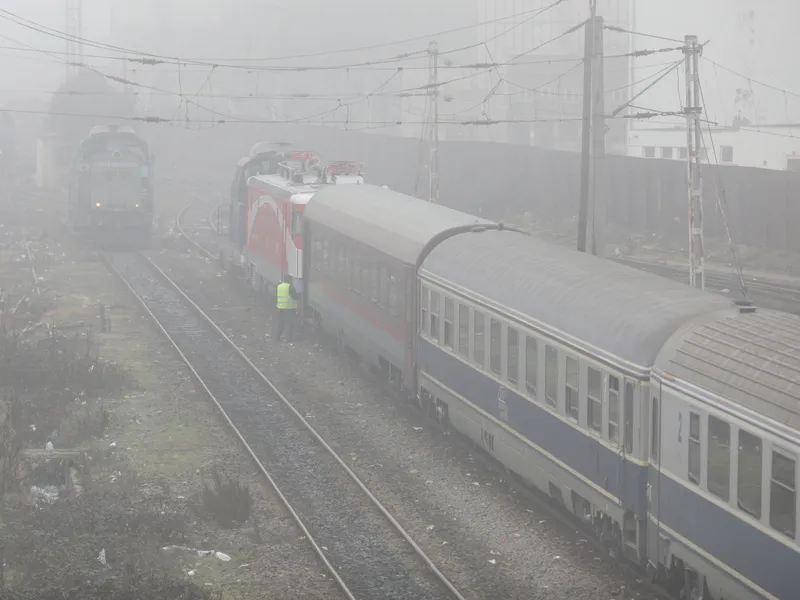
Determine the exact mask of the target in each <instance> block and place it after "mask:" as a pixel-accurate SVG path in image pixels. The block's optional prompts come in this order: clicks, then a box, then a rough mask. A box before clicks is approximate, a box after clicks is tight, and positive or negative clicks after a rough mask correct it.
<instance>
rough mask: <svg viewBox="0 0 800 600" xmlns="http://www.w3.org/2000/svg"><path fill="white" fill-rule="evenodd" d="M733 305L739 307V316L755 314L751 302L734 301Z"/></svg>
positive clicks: (754, 308)
mask: <svg viewBox="0 0 800 600" xmlns="http://www.w3.org/2000/svg"><path fill="white" fill-rule="evenodd" d="M733 303H734V304H735V305H736V306H738V307H739V314H741V315H746V314H749V313H754V312H756V307H755V306H754V305H753V301H752V300H734V301H733Z"/></svg>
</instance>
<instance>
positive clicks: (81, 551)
mask: <svg viewBox="0 0 800 600" xmlns="http://www.w3.org/2000/svg"><path fill="white" fill-rule="evenodd" d="M7 516H8V517H12V518H8V519H7V520H6V519H4V520H6V525H5V527H3V528H0V548H2V552H3V557H2V558H3V562H5V566H6V569H7V571H9V572H13V573H14V585H13V587H14V588H15V589H16V588H17V587H21V588H22V589H39V587H40V586H42V585H44V583H43V582H45V583H48V584H50V585H52V586H54V587H53V589H54V590H59V591H61V592H62V593H66V591H67V590H70V589H71V587H70V586H75V587H77V588H78V589H81V586H82V585H83V583H81V582H84V581H91V582H93V585H98V586H101V584H103V582H104V581H105V578H106V577H108V576H109V575H110V574H113V576H114V577H115V578H116V577H117V576H119V575H120V570H121V569H123V568H125V565H130V564H135V565H136V568H137V571H138V572H139V573H140V574H147V573H163V572H168V565H167V564H166V563H167V562H168V558H167V557H166V556H165V555H164V554H163V552H161V550H160V549H161V548H162V547H163V546H165V545H170V544H173V543H183V542H185V541H186V539H187V537H188V529H187V527H188V524H187V520H186V519H185V516H184V514H183V511H181V510H179V509H175V508H172V507H170V505H169V504H168V503H167V502H166V501H165V500H159V501H156V502H151V501H145V500H136V499H134V498H132V497H131V496H129V495H125V494H120V493H118V492H115V491H108V490H106V491H103V490H96V491H87V492H85V493H84V494H83V495H81V496H80V497H77V498H70V499H64V500H59V501H57V502H55V503H54V504H50V505H47V504H44V505H40V506H38V507H24V508H22V509H19V510H16V511H13V512H11V511H9V513H8V514H7ZM101 550H104V552H105V557H106V562H107V564H105V565H104V564H102V563H101V561H99V560H98V558H97V557H98V554H99V553H100V551H101ZM154 585H155V584H154ZM43 589H46V588H43ZM87 589H89V590H91V589H93V588H91V587H90V588H87ZM98 589H102V586H101V588H98ZM123 589H124V588H123ZM11 597H13V596H11ZM21 597H22V598H25V597H26V596H21ZM30 597H31V598H33V597H34V596H30ZM36 597H37V598H38V597H39V596H36ZM41 597H49V596H47V595H43V596H41ZM53 597H71V596H69V595H66V596H53ZM75 597H76V598H77V597H80V596H75ZM85 597H87V598H91V597H93V596H85ZM97 597H98V598H100V597H101V596H97ZM108 597H117V596H108ZM119 597H123V598H124V597H131V598H137V599H138V598H149V597H150V596H147V595H143V596H138V595H137V596H124V595H123V596H119ZM164 597H165V598H166V597H167V596H164ZM169 597H175V598H183V597H184V596H169ZM187 597H191V596H187ZM1 599H2V596H0V600H1Z"/></svg>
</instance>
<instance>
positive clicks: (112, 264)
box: [103, 253, 464, 600]
mask: <svg viewBox="0 0 800 600" xmlns="http://www.w3.org/2000/svg"><path fill="white" fill-rule="evenodd" d="M134 257H135V258H134ZM103 259H104V260H105V262H106V264H107V265H108V267H109V269H110V270H111V271H112V272H113V273H114V274H115V275H116V276H117V277H118V278H119V279H120V280H121V281H122V282H123V284H124V285H125V286H126V287H127V288H128V290H129V291H130V292H131V293H132V294H133V295H134V297H135V298H136V300H137V302H138V303H139V304H140V306H141V307H142V308H143V310H144V311H145V313H146V314H147V315H148V316H149V317H150V318H151V319H152V320H153V321H154V323H155V324H156V326H157V327H158V329H159V330H160V331H161V332H162V334H164V336H165V337H166V338H167V340H168V341H169V342H170V344H171V345H172V346H173V347H174V348H175V350H176V351H177V352H178V354H179V356H180V357H181V360H183V362H184V363H185V364H186V366H187V367H188V369H189V370H190V372H191V373H192V375H193V376H194V378H195V379H196V380H197V382H198V384H199V385H200V386H201V387H202V388H203V390H204V391H205V392H206V394H207V395H208V396H209V398H210V399H211V400H212V403H213V404H214V405H215V406H216V408H217V410H218V411H219V412H220V414H221V415H222V417H223V419H224V421H225V422H226V423H227V424H228V426H229V427H230V428H231V430H232V431H233V432H234V435H235V437H236V438H237V439H238V440H239V442H240V443H241V444H242V446H243V447H244V449H245V451H246V453H247V454H249V455H250V457H251V458H252V459H253V460H254V462H255V463H256V465H257V467H258V469H259V471H260V472H261V474H262V475H264V477H265V478H266V480H267V481H268V482H269V484H270V487H272V489H273V490H274V491H275V493H276V495H277V496H278V498H279V499H280V500H281V502H282V503H283V505H284V506H285V507H286V508H287V510H288V511H289V513H290V514H291V516H292V518H293V519H294V520H295V522H296V523H297V525H298V527H299V528H300V529H301V530H302V532H303V534H304V535H305V536H306V537H307V539H308V540H309V542H310V544H311V545H312V547H313V549H314V552H315V553H316V554H317V556H318V557H319V558H320V560H321V561H322V562H323V564H324V565H325V568H326V569H327V570H328V571H329V572H330V573H331V576H332V577H333V578H334V579H335V581H336V582H337V584H338V585H339V587H340V588H341V589H342V591H343V592H344V594H345V595H346V596H347V598H350V599H353V600H355V598H356V596H355V595H354V594H353V592H352V591H351V589H350V586H348V585H347V584H346V583H345V581H344V579H343V578H342V576H341V575H340V574H339V572H338V571H337V569H336V568H335V567H334V566H333V564H332V563H331V561H330V560H329V559H328V557H327V555H326V553H325V550H327V548H325V547H324V546H322V544H321V543H319V542H318V541H317V540H316V539H315V538H314V537H313V536H312V535H311V532H310V530H309V527H308V526H307V525H306V523H305V522H304V520H303V519H302V517H301V516H300V514H299V512H298V511H297V510H296V509H295V508H294V507H293V506H292V504H291V502H290V501H289V499H288V498H287V496H286V495H285V494H284V493H283V491H282V490H281V489H280V486H279V485H278V483H277V481H276V479H275V478H274V477H273V475H272V474H271V473H270V472H269V471H268V470H267V468H266V467H265V466H264V464H263V462H261V460H260V459H259V458H258V455H257V453H256V452H255V451H254V450H253V448H252V447H251V445H250V444H249V443H248V441H247V439H246V437H245V435H243V434H242V432H241V431H240V429H239V427H237V426H236V424H235V423H234V419H232V418H231V416H230V414H229V412H228V411H227V410H226V409H225V407H224V406H223V402H222V401H221V400H220V399H219V398H218V397H217V395H215V394H214V393H213V392H212V390H211V386H210V385H209V383H208V382H207V381H206V380H205V379H204V378H203V376H202V375H201V373H200V372H199V370H198V368H197V367H196V365H195V364H194V363H193V361H192V360H191V359H190V358H189V357H188V356H187V354H186V353H185V352H184V351H183V349H182V348H181V345H180V343H179V342H178V341H177V340H176V339H175V334H176V332H177V333H178V334H180V330H181V328H182V327H183V328H186V329H187V330H188V331H193V332H194V331H195V329H194V328H193V326H192V325H191V324H188V325H187V324H185V322H186V321H187V320H188V321H191V318H189V319H187V318H186V315H184V317H183V319H182V320H178V319H177V316H176V315H174V314H173V315H170V314H169V304H170V302H172V305H173V306H175V305H176V304H178V303H183V304H184V305H185V306H188V308H189V311H187V312H188V313H189V315H191V313H194V315H195V316H196V317H198V318H199V322H201V323H202V325H204V326H205V327H206V329H209V330H211V331H212V332H213V333H214V334H216V339H217V342H221V343H222V345H224V346H225V347H227V348H228V349H229V350H230V351H232V353H233V355H234V356H235V357H237V358H238V359H239V360H241V361H242V362H243V363H244V365H246V368H247V370H249V372H250V373H251V375H253V376H254V377H255V379H256V380H258V381H260V382H261V383H263V384H264V385H266V387H267V388H268V389H269V390H270V391H271V392H272V394H273V395H274V396H275V397H276V398H278V399H279V400H280V402H281V403H282V404H283V406H284V407H285V408H286V409H288V411H289V412H290V413H291V415H292V417H293V419H294V420H295V421H296V422H299V423H300V424H301V425H302V427H303V429H305V431H306V432H308V433H309V434H311V437H312V438H313V439H314V440H315V441H316V442H317V444H318V445H319V446H321V447H322V448H323V449H324V450H325V452H326V453H327V454H328V456H329V457H330V458H332V459H333V460H334V462H335V463H336V464H337V465H338V466H339V467H341V469H342V471H343V472H344V474H346V475H347V477H348V478H349V479H350V481H352V483H354V484H355V486H356V487H357V488H358V489H359V490H360V491H361V493H362V494H363V496H364V497H365V498H366V499H368V500H369V503H370V504H371V505H372V506H373V507H375V508H377V510H378V512H379V513H380V514H381V515H382V517H383V518H385V520H386V521H387V522H388V523H389V524H390V525H391V527H392V528H393V529H394V530H395V531H396V532H397V533H398V534H399V535H400V537H401V538H402V539H403V541H404V542H405V543H406V544H408V546H409V547H410V548H411V549H412V550H413V553H414V554H415V555H416V556H417V557H418V558H419V559H421V560H422V562H423V563H424V565H425V566H426V567H427V569H428V572H429V573H432V574H433V576H434V579H435V580H436V582H438V583H439V584H441V586H443V588H444V590H446V594H447V595H448V596H450V597H452V598H456V599H457V600H464V596H463V595H462V594H461V593H460V592H459V591H458V589H457V588H456V587H455V586H454V584H453V583H452V582H451V581H450V580H449V579H447V577H446V576H445V575H444V574H443V573H442V572H441V571H440V570H439V569H438V568H437V567H436V565H435V564H434V563H433V561H432V560H431V558H430V557H429V556H428V555H427V554H426V553H425V551H424V550H423V549H422V548H421V547H420V546H419V545H418V544H417V543H416V542H415V541H414V539H413V538H412V537H411V536H410V534H409V533H408V532H407V531H406V530H405V529H404V528H403V526H402V525H401V524H400V523H399V522H398V521H397V520H396V519H395V518H394V516H393V515H392V514H391V513H390V512H389V511H388V510H387V509H386V507H385V506H384V505H383V504H382V503H381V502H380V500H378V498H377V497H376V496H375V495H374V494H373V493H372V492H371V491H370V490H369V489H368V488H367V486H366V485H365V484H364V483H363V482H362V481H361V479H359V477H358V476H357V475H356V474H355V472H354V471H353V470H352V469H351V468H350V467H349V466H348V465H347V464H346V463H345V461H344V460H343V459H342V458H341V457H340V456H339V455H338V454H337V453H336V452H335V451H334V449H333V448H332V447H331V446H330V445H329V444H328V443H327V442H326V441H325V440H324V439H323V438H322V436H321V435H320V434H319V433H318V432H317V431H316V430H315V429H314V427H313V426H312V425H311V424H310V423H309V422H308V420H307V419H306V418H305V417H304V416H303V415H302V414H300V412H299V411H298V410H297V409H296V408H295V407H294V406H293V405H292V403H291V402H290V401H289V400H288V398H286V396H284V395H283V393H281V391H280V390H279V389H278V388H277V387H276V386H275V385H274V384H273V383H272V381H271V380H270V379H269V378H267V377H266V375H264V374H263V373H262V372H261V371H260V370H259V369H258V367H256V365H255V364H254V363H253V362H252V361H251V360H250V359H249V358H248V357H247V355H245V353H244V352H243V351H242V350H241V349H240V348H239V347H238V346H237V345H236V344H235V343H234V342H233V341H232V340H231V339H230V338H229V337H228V336H227V335H226V334H225V333H224V332H223V331H222V329H220V327H219V326H218V325H217V324H216V323H215V322H214V321H213V320H212V319H211V318H210V317H209V316H208V315H207V314H206V313H205V312H204V311H203V310H202V309H201V308H200V307H199V306H198V305H197V304H196V303H195V302H194V301H193V300H192V299H191V298H190V297H189V296H188V295H187V294H186V293H185V292H184V291H183V290H182V289H181V288H180V287H179V286H178V285H177V284H176V283H175V282H174V281H173V280H172V279H171V278H170V277H169V276H168V275H167V274H166V273H164V271H162V270H161V269H160V268H159V267H158V266H157V265H155V264H154V263H153V262H152V261H151V260H150V259H148V258H147V257H145V256H144V255H142V254H140V253H117V254H103ZM120 260H121V261H122V262H121V263H120V262H119V261H120ZM126 260H127V261H128V266H127V268H128V269H129V270H130V269H132V270H133V274H134V279H140V280H143V281H145V285H146V286H148V285H149V286H150V287H153V286H155V288H156V292H155V293H152V292H148V294H147V296H144V297H143V296H142V294H140V293H138V292H137V289H136V285H135V284H133V283H132V282H131V279H132V278H131V277H130V275H128V276H126V274H125V273H124V272H123V271H125V268H122V269H121V268H120V264H122V265H123V267H125V261H126ZM130 261H134V262H137V261H138V262H139V263H140V265H144V266H145V268H146V269H147V270H149V271H150V273H151V275H152V274H155V277H154V278H152V279H150V280H147V276H146V275H142V274H140V273H139V274H137V273H136V271H135V270H136V268H137V266H136V265H134V264H133V263H132V262H130ZM156 280H160V282H161V283H162V285H164V286H166V288H167V289H166V290H164V289H161V290H158V289H157V288H158V283H155V282H156ZM169 295H173V296H174V297H177V298H178V300H179V301H178V302H177V303H176V302H175V301H174V299H172V300H170V299H169V298H168V296H169ZM145 298H150V299H152V300H153V306H155V307H157V309H156V310H158V311H162V314H166V315H167V318H168V319H167V320H168V321H169V322H167V323H165V322H164V321H165V318H164V317H162V318H159V316H158V315H156V313H155V312H154V311H153V310H152V309H151V308H150V306H149V305H148V301H147V300H146V299H145ZM156 298H157V299H156ZM170 322H171V323H172V325H170ZM170 329H172V332H170ZM197 347H198V346H190V347H189V351H194V352H200V351H202V350H198V349H197ZM215 360H221V359H219V357H218V356H215ZM212 364H213V363H212ZM228 379H230V378H229V377H228ZM241 385H245V384H244V383H242V384H241ZM260 399H261V402H262V403H263V397H261V398H260ZM270 406H271V405H270ZM289 435H290V434H289ZM262 443H263V442H262ZM276 443H278V442H276ZM274 460H275V459H274V457H273V461H274ZM329 545H330V544H329ZM397 566H398V568H399V571H398V572H399V573H404V571H403V569H404V568H405V567H404V566H403V565H397ZM407 575H408V574H407ZM367 576H369V575H367ZM373 576H375V577H377V575H375V574H373ZM408 577H410V575H408ZM394 583H395V584H396V583H397V581H395V582H394ZM388 594H389V592H387V595H388ZM366 597H374V596H372V595H368V596H366ZM387 597H388V596H387ZM400 597H404V596H400Z"/></svg>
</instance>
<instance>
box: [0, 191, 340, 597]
mask: <svg viewBox="0 0 800 600" xmlns="http://www.w3.org/2000/svg"><path fill="white" fill-rule="evenodd" d="M35 202H36V203H40V206H38V207H37V206H35V205H34V206H32V207H30V210H27V211H25V213H24V214H17V215H16V217H17V218H16V219H8V220H4V228H3V233H4V234H5V235H6V237H5V239H4V243H2V244H0V245H1V246H2V247H1V248H0V290H7V295H8V296H9V297H10V298H11V302H10V303H15V302H16V301H17V300H16V298H20V297H23V296H24V295H25V293H27V294H29V295H30V296H34V295H35V293H34V292H32V291H31V288H32V287H33V286H32V278H31V276H30V271H29V266H30V264H29V263H28V262H27V261H26V260H24V258H23V255H22V254H21V248H23V247H24V244H23V246H21V245H20V243H21V242H20V240H24V239H25V238H26V237H32V238H34V239H35V242H34V243H32V244H31V246H32V247H34V250H35V256H37V257H41V259H39V258H37V259H35V261H34V263H35V266H36V270H37V276H38V278H39V285H40V286H41V288H42V289H41V293H42V297H43V298H46V299H47V301H46V304H47V307H46V309H44V310H43V311H41V312H40V314H30V315H28V317H29V320H31V322H32V323H34V322H35V323H39V324H44V325H45V328H46V329H48V331H58V332H69V333H67V334H66V335H67V337H69V338H70V340H71V341H72V343H73V346H76V345H77V347H80V345H81V344H83V343H85V344H86V349H87V350H86V352H87V354H90V353H96V355H97V357H98V360H99V361H102V363H103V365H113V366H115V367H118V368H119V370H120V371H121V372H124V373H125V377H124V380H125V381H124V384H122V385H120V386H117V388H116V389H112V390H108V391H106V392H105V393H103V395H102V396H97V397H94V398H88V397H87V399H86V400H84V401H83V404H84V405H85V404H87V402H88V403H89V404H90V405H97V406H99V407H100V411H101V412H102V413H103V414H105V415H107V416H105V417H104V418H103V421H104V427H103V428H102V430H101V431H96V432H95V433H96V435H94V436H77V437H76V436H72V437H71V438H69V441H70V442H72V443H78V445H79V448H78V450H80V451H81V456H82V457H84V460H83V465H82V468H81V470H82V471H83V472H82V473H81V479H82V481H83V484H82V485H83V486H85V491H84V492H83V495H84V497H90V496H92V497H95V496H96V495H97V494H101V495H104V496H103V497H105V498H118V497H125V498H126V499H127V500H126V502H127V501H130V503H131V505H132V506H143V505H147V506H153V503H154V502H157V503H158V506H159V510H158V511H157V512H158V513H160V514H161V515H173V516H175V518H177V519H178V520H179V521H180V528H179V529H180V531H177V530H176V531H177V533H179V535H178V536H177V537H178V538H180V542H181V543H180V544H178V545H180V546H185V547H188V548H192V549H200V550H214V551H217V552H220V553H223V555H218V556H216V557H215V556H209V557H202V558H201V557H198V556H196V555H192V554H190V553H188V552H186V551H184V550H176V551H173V552H165V551H164V550H162V546H161V545H160V544H164V545H167V544H166V543H164V542H163V541H161V542H159V543H155V542H156V541H158V540H155V541H153V540H152V539H150V538H146V541H144V542H142V540H141V539H140V537H139V536H136V535H134V534H133V532H131V535H130V540H131V544H134V543H145V544H149V545H150V546H151V547H148V548H145V549H144V550H145V551H146V552H147V553H149V554H151V555H153V556H154V557H156V560H155V562H157V563H158V564H163V568H164V569H165V571H166V573H167V574H168V575H169V576H170V577H173V578H174V579H175V580H176V581H190V582H193V583H195V584H196V585H197V586H198V587H199V588H200V589H201V590H203V589H204V590H214V591H217V592H218V593H219V594H220V597H222V598H230V599H234V598H236V599H251V598H252V599H256V598H258V599H264V598H332V597H338V595H339V592H338V591H337V590H336V589H335V587H334V584H333V582H332V581H331V580H330V578H329V577H328V576H327V575H326V574H325V573H324V572H323V569H322V567H321V566H320V564H319V563H318V562H317V560H316V558H315V557H314V555H313V554H312V552H311V550H310V548H309V546H308V544H307V542H306V541H305V540H304V539H303V538H302V537H301V534H300V533H299V532H298V529H297V527H296V526H295V525H294V522H293V521H292V520H291V518H290V517H289V515H288V513H287V512H286V511H285V510H284V509H283V507H282V506H281V505H280V504H279V503H278V502H277V500H276V498H275V497H274V496H273V495H272V493H271V490H268V489H267V487H266V484H265V482H263V480H262V478H261V477H260V476H259V475H258V474H257V473H256V470H255V466H254V465H253V464H252V463H251V462H250V461H249V459H246V458H245V457H244V455H243V454H242V452H241V451H240V448H239V446H238V444H237V443H235V442H234V440H233V438H232V436H231V435H230V434H229V432H228V431H227V430H226V429H225V428H224V427H223V425H222V424H221V421H220V420H219V419H218V416H217V414H216V412H215V409H214V408H213V407H212V405H211V403H210V402H209V401H208V400H207V399H206V398H205V397H204V396H203V395H202V394H201V393H199V392H198V391H197V389H196V387H195V385H194V382H193V381H192V379H191V378H190V375H189V372H188V370H187V369H186V368H185V366H184V365H183V363H182V362H180V359H179V358H178V356H177V355H176V353H175V352H174V351H173V350H172V348H171V347H170V346H169V345H168V344H167V342H166V340H164V339H163V338H162V337H161V336H160V335H159V334H158V333H157V332H156V330H155V328H154V327H153V326H152V325H151V323H150V322H149V321H148V320H147V318H146V317H145V316H144V315H143V313H142V312H141V311H140V310H139V308H138V305H137V304H135V300H134V299H133V298H132V297H130V295H129V293H128V292H127V290H125V289H124V288H123V287H122V285H120V284H119V283H118V282H117V281H116V280H115V279H114V278H113V276H112V275H111V274H110V273H109V272H108V271H107V270H106V268H105V266H104V265H103V263H102V262H101V261H100V259H99V256H98V255H97V254H96V253H95V252H93V251H92V250H91V249H87V248H84V247H81V246H80V245H78V244H76V243H75V242H74V240H72V239H71V238H70V237H68V236H67V235H66V232H65V230H63V228H61V226H60V224H59V223H58V221H57V219H55V218H45V220H42V215H43V214H44V212H43V210H44V211H46V209H47V207H48V203H49V202H51V200H47V199H44V198H39V199H38V200H36V201H35ZM2 208H3V207H2V206H1V205H0V210H2ZM39 209H43V210H39ZM23 227H26V228H27V229H26V230H27V236H26V235H22V234H21V233H20V232H21V231H23V229H22V228H23ZM26 281H27V288H28V290H27V292H24V291H23V290H24V289H25V287H26ZM43 302H44V301H43ZM101 306H103V307H104V309H103V310H101V308H100V307H101ZM101 314H104V316H105V321H106V324H105V326H104V325H103V317H101ZM16 325H18V324H17V323H15V326H16ZM104 329H106V330H105V331H104ZM75 400H76V401H78V400H79V398H75ZM88 410H89V408H86V411H87V413H88ZM0 412H2V411H0ZM32 425H33V426H34V427H35V424H32ZM48 428H49V427H48ZM39 429H40V430H43V429H44V428H42V427H40V428H39ZM62 429H64V426H63V424H61V425H59V426H57V427H56V430H55V431H53V433H52V434H48V432H47V431H43V432H42V434H41V435H38V434H37V436H33V434H31V435H30V436H29V442H28V445H30V444H32V443H36V444H39V446H38V447H36V446H33V447H32V449H33V450H34V451H36V450H38V451H41V450H44V449H45V444H47V443H48V442H49V443H52V444H53V446H54V450H55V452H63V451H66V450H70V449H74V448H75V447H74V446H72V447H63V446H61V444H62V443H64V442H65V441H66V440H67V438H65V437H64V436H63V435H60V434H61V433H63V432H62V431H61V430H62ZM81 437H82V439H81ZM0 460H2V451H0ZM214 473H218V474H220V475H221V477H222V479H223V481H224V480H228V479H230V480H234V481H236V480H238V481H239V482H240V483H241V484H243V485H245V486H247V487H248V488H249V495H250V498H251V501H252V505H251V508H250V516H249V518H247V520H246V522H245V523H243V524H237V525H235V526H228V527H224V526H222V525H221V524H220V523H219V519H215V518H214V517H213V516H212V515H209V514H207V510H206V509H205V508H204V506H205V505H204V502H203V491H204V485H205V484H206V483H208V485H209V486H211V487H213V486H212V484H211V481H212V475H213V474H214ZM29 488H31V486H30V481H23V482H22V483H21V485H20V486H19V492H20V493H19V494H17V493H10V494H8V495H7V497H6V498H5V499H4V502H3V506H2V512H0V531H2V530H3V529H4V527H5V526H7V525H8V526H10V527H9V528H11V529H13V527H12V526H13V525H14V524H15V520H20V521H25V519H27V518H28V517H29V516H30V514H29V513H30V511H31V510H35V509H31V508H30V507H29V506H27V503H28V499H27V496H28V495H29V494H27V493H26V492H27V491H28V489H29ZM58 502H67V500H57V501H56V503H58ZM76 506H77V505H76ZM76 510H77V509H76ZM229 525H231V524H229ZM80 533H81V534H83V533H87V532H86V531H82V532H80ZM89 533H91V532H89ZM75 535H77V533H76V534H75ZM101 538H102V536H99V537H98V539H97V543H96V544H95V546H96V547H94V548H92V549H91V551H92V553H93V554H92V557H95V556H98V557H99V554H98V553H99V552H100V551H101V550H104V548H103V547H102V546H103V541H104V540H103V539H101ZM106 541H108V540H106ZM62 542H63V543H66V544H69V540H68V539H67V540H62ZM108 543H109V544H112V543H113V542H111V541H108ZM130 550H131V553H133V552H134V549H133V548H131V549H130ZM142 550H143V549H141V548H138V549H136V552H141V551H142ZM125 552H126V548H125V544H124V542H123V543H122V545H121V546H118V547H117V550H116V552H109V554H108V555H105V554H104V557H106V556H107V558H104V560H106V562H107V564H104V565H103V566H104V567H105V568H106V569H111V570H112V571H113V570H114V569H115V567H116V568H117V569H122V568H123V566H122V565H123V563H124V562H125ZM220 556H221V557H220ZM225 557H230V560H225ZM96 562H98V563H100V562H101V561H100V559H99V558H97V559H96ZM115 563H116V564H115ZM11 580H12V583H13V577H12V578H11ZM8 582H9V577H5V578H0V583H2V584H3V585H0V588H3V586H4V585H7V584H8ZM0 596H2V594H0ZM176 597H177V596H176ZM181 597H183V596H181ZM192 597H196V596H192Z"/></svg>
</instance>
